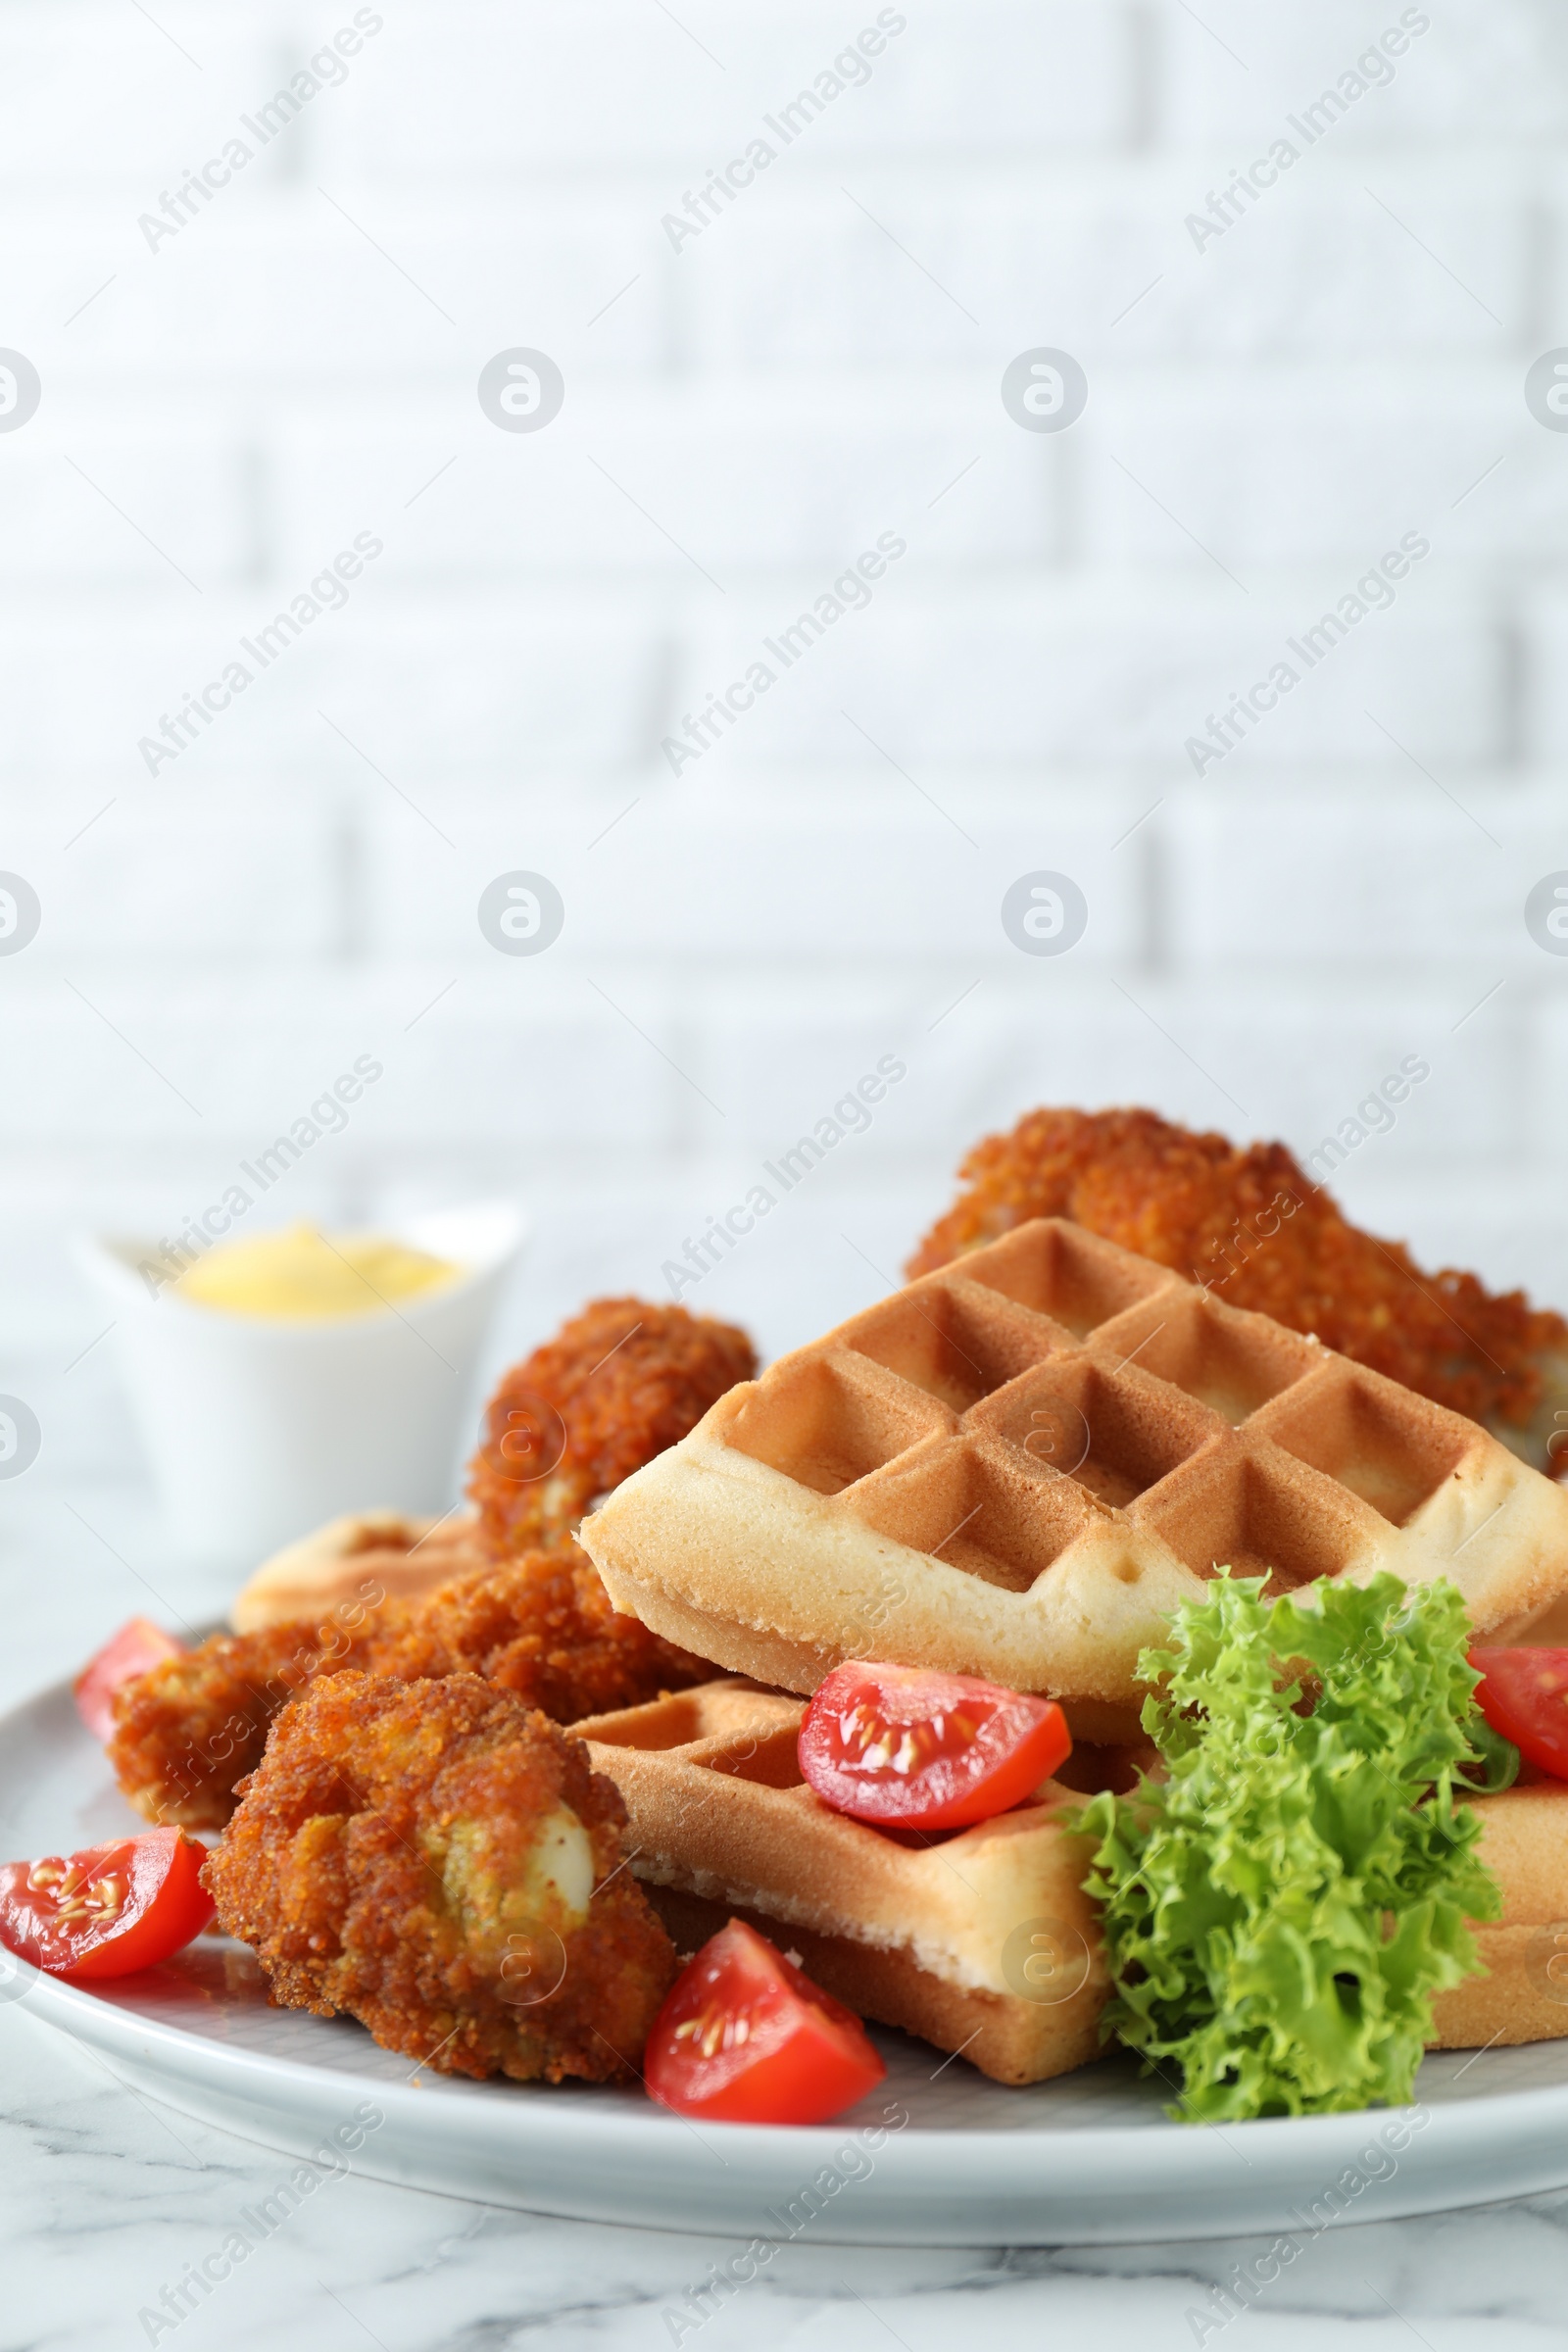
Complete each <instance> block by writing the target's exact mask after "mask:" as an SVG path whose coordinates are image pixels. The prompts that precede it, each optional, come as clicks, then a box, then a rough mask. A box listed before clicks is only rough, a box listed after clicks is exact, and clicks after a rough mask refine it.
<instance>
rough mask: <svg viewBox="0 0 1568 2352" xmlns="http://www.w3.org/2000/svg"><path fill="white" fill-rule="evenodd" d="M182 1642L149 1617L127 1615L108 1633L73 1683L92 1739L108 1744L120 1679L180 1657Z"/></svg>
mask: <svg viewBox="0 0 1568 2352" xmlns="http://www.w3.org/2000/svg"><path fill="white" fill-rule="evenodd" d="M184 1654H185V1644H184V1642H176V1641H175V1640H174V1637H173V1635H172V1634H166V1633H165V1631H164V1629H163V1627H162V1626H161V1625H154V1623H153V1621H152V1619H151V1618H150V1617H130V1618H127V1619H126V1621H125V1623H124V1624H123V1626H122V1627H121V1629H120V1631H119V1633H118V1634H111V1635H110V1637H109V1640H108V1641H107V1642H105V1643H104V1645H103V1647H102V1649H101V1650H99V1651H98V1653H97V1655H96V1656H95V1657H91V1658H89V1659H88V1660H87V1663H86V1665H85V1666H84V1667H83V1668H82V1670H81V1672H80V1673H79V1674H78V1675H77V1677H76V1679H75V1681H74V1682H73V1684H72V1686H71V1688H72V1691H73V1692H74V1694H75V1700H76V1711H77V1713H78V1714H79V1715H80V1717H81V1720H82V1722H83V1723H84V1724H85V1725H86V1726H87V1729H88V1731H89V1732H91V1734H92V1736H93V1738H94V1739H95V1740H102V1741H103V1742H104V1744H105V1745H106V1746H107V1745H108V1742H109V1737H110V1734H111V1733H112V1732H113V1730H114V1728H115V1692H116V1691H118V1690H119V1689H120V1686H121V1684H122V1683H129V1682H134V1680H135V1678H136V1677H137V1675H138V1674H146V1673H147V1672H148V1671H149V1669H150V1668H152V1667H154V1666H161V1665H162V1664H163V1661H164V1660H165V1658H182V1657H183V1656H184Z"/></svg>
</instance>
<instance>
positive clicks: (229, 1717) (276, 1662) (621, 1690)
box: [109, 1299, 757, 1829]
mask: <svg viewBox="0 0 1568 2352" xmlns="http://www.w3.org/2000/svg"><path fill="white" fill-rule="evenodd" d="M756 1369H757V1358H756V1355H755V1353H754V1351H753V1348H752V1344H751V1342H750V1340H749V1339H748V1338H747V1337H746V1334H745V1333H744V1332H743V1331H739V1330H737V1329H736V1328H735V1326H734V1325H733V1324H730V1323H716V1322H712V1321H711V1320H709V1319H707V1318H700V1317H698V1316H695V1315H691V1314H688V1313H687V1311H686V1309H685V1308H684V1307H681V1306H654V1305H650V1304H648V1303H647V1302H645V1301H644V1300H642V1299H597V1300H595V1301H594V1303H593V1304H592V1305H590V1306H588V1307H586V1308H585V1309H584V1310H583V1312H582V1313H581V1314H580V1315H578V1316H576V1317H574V1318H573V1320H572V1321H570V1322H568V1323H565V1324H564V1325H563V1327H562V1329H561V1331H560V1332H559V1333H558V1334H557V1336H556V1337H555V1339H553V1340H550V1341H548V1342H547V1343H546V1344H545V1346H544V1347H542V1348H535V1350H534V1352H533V1354H532V1355H530V1356H528V1357H527V1358H526V1359H525V1360H524V1361H523V1362H522V1363H520V1364H518V1365H516V1366H515V1368H514V1370H512V1371H511V1372H509V1373H508V1374H507V1376H506V1378H505V1379H504V1380H503V1381H502V1383H501V1386H500V1388H499V1389H498V1390H497V1391H496V1394H495V1396H494V1397H492V1399H491V1401H490V1405H489V1407H488V1410H487V1412H486V1416H485V1438H484V1443H483V1445H482V1446H481V1448H480V1450H479V1452H478V1453H477V1454H476V1455H475V1457H474V1460H473V1462H472V1464H471V1465H470V1474H469V1493H470V1495H472V1497H473V1499H474V1501H475V1502H476V1503H477V1505H478V1512H477V1516H476V1518H475V1519H472V1520H470V1519H467V1518H465V1519H464V1521H463V1522H462V1523H461V1525H460V1526H459V1527H458V1528H457V1529H455V1530H453V1531H451V1533H450V1538H449V1540H450V1542H451V1544H452V1546H453V1548H452V1550H451V1552H450V1553H449V1555H448V1556H449V1557H450V1558H462V1559H465V1560H466V1559H469V1558H472V1557H474V1556H477V1557H479V1558H481V1559H488V1560H489V1561H490V1562H492V1563H493V1565H492V1566H487V1567H480V1568H476V1569H472V1570H470V1571H469V1572H468V1573H466V1574H463V1575H458V1576H453V1577H450V1578H449V1580H448V1581H447V1582H445V1583H443V1584H441V1585H439V1586H437V1587H436V1588H435V1589H434V1590H432V1591H430V1592H426V1593H404V1594H403V1595H402V1596H401V1597H396V1598H393V1599H391V1600H388V1601H385V1602H383V1603H382V1604H381V1605H380V1606H379V1607H377V1608H375V1609H374V1611H373V1613H371V1612H370V1611H369V1610H368V1604H367V1603H366V1602H365V1601H364V1600H363V1599H359V1598H348V1599H341V1600H340V1601H339V1603H338V1605H337V1607H336V1609H335V1610H334V1612H333V1616H332V1618H331V1619H329V1620H327V1621H325V1622H322V1621H321V1620H322V1619H325V1618H326V1603H325V1600H324V1599H323V1601H322V1604H321V1608H320V1611H319V1616H318V1617H316V1618H313V1617H310V1616H304V1617H300V1618H297V1619H294V1620H291V1621H288V1622H285V1623H281V1624H272V1625H266V1626H261V1627H258V1628H257V1629H256V1630H255V1631H253V1632H249V1633H244V1634H215V1635H214V1636H213V1637H212V1639H211V1640H209V1641H207V1642H203V1643H202V1644H201V1645H200V1647H199V1648H197V1649H194V1650H192V1651H190V1652H189V1653H188V1655H186V1656H184V1657H180V1658H171V1659H169V1660H167V1661H166V1662H165V1664H164V1665H163V1666H160V1667H155V1668H154V1670H153V1671H152V1673H151V1674H146V1675H142V1676H141V1677H140V1678H139V1679H138V1680H137V1681H135V1682H133V1683H127V1684H126V1685H124V1686H123V1689H122V1691H120V1692H119V1693H118V1694H117V1697H116V1702H115V1713H116V1730H115V1735H114V1738H113V1740H111V1742H110V1748H109V1755H110V1761H111V1762H112V1763H113V1765H114V1768H115V1772H116V1775H117V1777H118V1779H119V1781H120V1786H121V1788H122V1789H123V1791H124V1793H125V1795H126V1796H127V1797H128V1798H129V1800H130V1802H131V1803H132V1804H133V1805H134V1806H135V1807H136V1810H137V1811H138V1812H139V1813H142V1814H144V1815H145V1816H146V1818H147V1819H148V1820H149V1821H159V1822H178V1823H180V1824H182V1825H183V1826H184V1827H185V1828H187V1829H219V1828H221V1826H222V1824H223V1823H224V1822H225V1821H226V1820H227V1819H228V1816H229V1813H230V1811H231V1810H232V1806H233V1789H234V1784H235V1783H236V1781H238V1780H240V1779H241V1778H242V1777H243V1776H244V1775H245V1774H246V1773H247V1772H250V1771H252V1770H253V1769H254V1768H255V1766H256V1765H257V1763H258V1762H259V1761H260V1759H261V1754H262V1749H263V1747H264V1746H265V1744H266V1740H267V1732H268V1726H269V1725H270V1722H271V1720H272V1717H273V1716H274V1715H275V1714H276V1712H277V1710H278V1708H279V1707H280V1706H282V1705H283V1704H284V1702H285V1701H286V1700H287V1699H288V1698H289V1697H290V1696H292V1695H293V1693H294V1692H295V1691H299V1690H302V1689H303V1688H304V1687H305V1686H306V1684H308V1683H310V1682H311V1681H313V1680H314V1679H315V1678H316V1677H317V1676H318V1675H320V1674H322V1673H329V1672H331V1671H332V1670H333V1669H335V1668H339V1667H363V1668H366V1669H368V1670H369V1671H371V1672H375V1673H395V1674H405V1675H441V1674H460V1673H472V1674H480V1675H483V1676H485V1677H486V1678H487V1679H489V1680H491V1681H493V1682H498V1683H500V1684H502V1685H503V1686H504V1687H505V1688H507V1689H509V1690H514V1691H520V1692H521V1693H522V1694H523V1695H524V1696H525V1697H526V1698H527V1699H528V1700H529V1701H530V1703H532V1704H533V1705H536V1706H539V1707H541V1708H543V1709H544V1711H545V1712H546V1714H549V1715H553V1716H555V1717H556V1718H557V1719H558V1720H559V1721H561V1722H564V1723H570V1722H573V1721H575V1720H576V1718H577V1717H579V1716H582V1715H598V1714H604V1713H608V1712H609V1711H610V1710H612V1709H613V1708H615V1707H633V1706H640V1705H641V1704H642V1702H643V1701H644V1700H645V1699H650V1698H656V1697H657V1696H658V1695H659V1693H660V1691H674V1690H680V1689H682V1688H683V1687H684V1686H685V1685H686V1684H688V1683H694V1682H701V1681H702V1680H703V1679H704V1677H705V1676H706V1675H707V1674H709V1673H710V1672H711V1668H709V1667H708V1666H706V1665H705V1664H704V1663H703V1661H702V1660H700V1659H697V1658H693V1657H691V1656H689V1655H688V1653H687V1652H686V1651H685V1650H683V1649H676V1648H675V1647H674V1645H673V1644H672V1643H671V1642H664V1641H662V1640H661V1639H660V1637H659V1636H658V1635H657V1634H653V1633H650V1632H649V1631H648V1629H647V1627H646V1626H644V1625H641V1624H639V1623H638V1621H637V1619H636V1618H635V1617H622V1616H619V1615H617V1614H616V1612H615V1611H614V1610H613V1608H612V1607H611V1604H610V1595H609V1594H608V1593H607V1592H606V1591H605V1588H604V1586H603V1584H602V1583H601V1582H600V1578H599V1573H598V1571H597V1569H596V1568H595V1567H594V1565H593V1563H592V1561H591V1560H590V1559H589V1558H588V1557H587V1555H586V1553H585V1552H583V1551H581V1550H579V1548H578V1546H577V1544H576V1542H575V1540H574V1537H573V1533H572V1531H573V1529H574V1527H575V1526H576V1523H577V1521H578V1519H579V1518H580V1517H581V1516H582V1513H583V1512H584V1511H585V1510H586V1509H587V1507H588V1505H589V1504H590V1503H591V1502H593V1501H595V1500H596V1499H597V1498H598V1497H599V1496H600V1495H606V1494H608V1493H609V1492H610V1490H611V1489H612V1488H613V1487H615V1486H618V1485H619V1483H620V1481H621V1480H622V1479H623V1478H628V1477H630V1475H631V1473H632V1471H633V1470H640V1469H641V1468H642V1465H643V1464H644V1462H648V1461H652V1459H653V1457H654V1455H655V1454H656V1453H662V1451H663V1449H664V1447H665V1446H673V1445H674V1444H675V1443H676V1441H677V1440H678V1439H680V1438H683V1437H684V1436H685V1435H686V1433H687V1431H688V1430H690V1429H694V1428H695V1427H696V1425H697V1423H698V1422H699V1421H700V1420H701V1419H702V1417H703V1415H704V1413H705V1412H706V1411H707V1410H708V1408H709V1406H710V1405H711V1404H712V1403H714V1402H715V1401H716V1400H717V1398H718V1397H722V1396H723V1394H724V1392H725V1391H726V1390H727V1389H731V1388H733V1387H734V1385H735V1383H736V1382H737V1381H738V1380H749V1379H750V1378H751V1377H752V1375H753V1373H754V1372H755V1371H756ZM390 1525H391V1522H390V1520H389V1519H388V1515H387V1514H384V1513H383V1514H373V1515H372V1516H371V1517H370V1518H369V1519H365V1520H362V1521H358V1522H355V1521H348V1520H341V1521H334V1522H333V1523H332V1525H331V1526H330V1527H328V1528H325V1529H322V1530H320V1531H319V1535H318V1536H316V1537H314V1538H309V1539H307V1540H306V1542H305V1543H304V1544H298V1545H295V1546H292V1547H291V1550H290V1552H289V1553H288V1554H283V1555H279V1562H274V1563H272V1565H273V1566H274V1567H277V1566H278V1565H279V1564H280V1563H281V1564H283V1565H286V1566H287V1567H288V1568H289V1572H290V1574H291V1575H292V1576H293V1578H294V1584H295V1587H296V1588H300V1589H303V1586H304V1585H308V1583H309V1582H310V1581H311V1578H312V1577H313V1576H314V1577H315V1578H316V1580H317V1581H319V1583H320V1584H321V1589H322V1592H323V1593H325V1592H326V1591H327V1590H328V1589H329V1588H332V1589H335V1587H336V1586H337V1585H340V1584H342V1582H343V1579H344V1578H345V1577H348V1578H350V1579H352V1580H353V1582H354V1586H355V1591H356V1593H370V1592H372V1591H374V1590H375V1589H376V1588H375V1585H374V1581H373V1580H371V1581H369V1582H366V1581H364V1579H363V1571H364V1569H365V1566H366V1563H367V1561H368V1560H370V1559H371V1558H372V1556H377V1555H372V1553H371V1551H370V1550H369V1549H368V1547H367V1543H366V1540H365V1535H364V1533H363V1532H362V1531H370V1532H371V1533H380V1534H383V1535H387V1534H388V1531H389V1529H390ZM438 1525H439V1523H438ZM389 1540H390V1539H389ZM421 1541H422V1542H423V1543H429V1544H430V1545H431V1549H430V1553H429V1557H430V1558H431V1560H432V1562H433V1561H434V1560H435V1559H437V1558H438V1557H440V1556H441V1555H440V1553H439V1551H438V1549H437V1547H436V1544H435V1540H434V1538H433V1537H431V1536H426V1537H424V1538H423V1539H422V1540H421ZM345 1546H346V1547H347V1548H345ZM394 1548H396V1549H397V1550H398V1552H399V1560H398V1561H397V1562H394V1563H392V1565H393V1567H394V1568H398V1567H399V1566H400V1563H401V1569H400V1572H401V1574H402V1575H404V1576H405V1577H406V1576H407V1574H408V1568H407V1555H406V1554H405V1552H404V1550H403V1548H402V1547H401V1546H394ZM302 1561H303V1562H304V1566H303V1567H302V1565H301V1563H302ZM386 1581H387V1582H389V1583H390V1582H393V1581H395V1580H394V1578H393V1577H392V1576H391V1575H389V1576H388V1577H387V1580H386Z"/></svg>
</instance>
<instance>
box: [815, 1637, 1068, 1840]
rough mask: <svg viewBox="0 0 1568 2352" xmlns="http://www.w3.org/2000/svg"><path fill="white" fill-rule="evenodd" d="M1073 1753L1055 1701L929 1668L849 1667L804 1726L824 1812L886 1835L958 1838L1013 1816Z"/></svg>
mask: <svg viewBox="0 0 1568 2352" xmlns="http://www.w3.org/2000/svg"><path fill="white" fill-rule="evenodd" d="M1071 1752H1072V1736H1071V1734H1070V1733H1069V1731H1068V1729H1067V1718H1066V1717H1065V1715H1063V1713H1062V1711H1061V1709H1060V1708H1059V1707H1058V1706H1057V1704H1056V1702H1055V1700H1054V1698H1029V1697H1027V1696H1025V1694H1024V1693H1023V1692H1022V1691H1007V1690H1005V1689H1004V1688H1003V1686H1002V1685H1001V1684H1000V1683H982V1682H979V1681H977V1680H976V1679H975V1677H974V1676H973V1675H968V1674H937V1673H936V1672H934V1671H933V1670H931V1669H929V1668H926V1667H921V1666H874V1665H865V1664H852V1665H848V1666H839V1667H836V1668H835V1669H834V1671H833V1672H832V1673H831V1674H830V1675H829V1676H828V1678H827V1680H826V1682H824V1683H822V1684H820V1685H819V1686H818V1688H817V1692H816V1696H815V1697H814V1698H813V1699H812V1701H811V1703H810V1705H809V1707H808V1708H807V1710H806V1720H805V1721H804V1723H803V1724H802V1725H801V1770H802V1772H803V1773H804V1774H805V1775H806V1778H807V1780H808V1781H809V1783H810V1785H811V1787H812V1788H813V1789H815V1790H816V1793H817V1795H818V1796H819V1797H820V1798H821V1799H822V1802H823V1803H824V1804H825V1805H831V1806H832V1807H833V1809H834V1811H835V1812H837V1813H851V1814H853V1815H854V1816H855V1818H856V1820H857V1821H869V1822H873V1823H875V1824H877V1825H878V1826H879V1827H881V1828H885V1829H903V1830H959V1829H964V1828H966V1827H967V1826H968V1825H969V1824H970V1823H971V1822H976V1821H989V1820H990V1818H991V1816H992V1815H993V1814H994V1813H1005V1812H1006V1811H1007V1810H1008V1809H1009V1807H1011V1806H1013V1805H1017V1804H1021V1803H1022V1802H1023V1800H1024V1798H1025V1797H1026V1796H1028V1795H1030V1794H1031V1793H1032V1792H1033V1791H1034V1790H1035V1789H1038V1788H1039V1786H1040V1784H1041V1782H1042V1781H1046V1780H1049V1779H1050V1778H1051V1775H1052V1774H1053V1773H1054V1771H1055V1770H1056V1768H1057V1766H1058V1765H1059V1764H1063V1763H1065V1761H1066V1759H1067V1757H1068V1756H1069V1754H1070V1753H1071Z"/></svg>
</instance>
